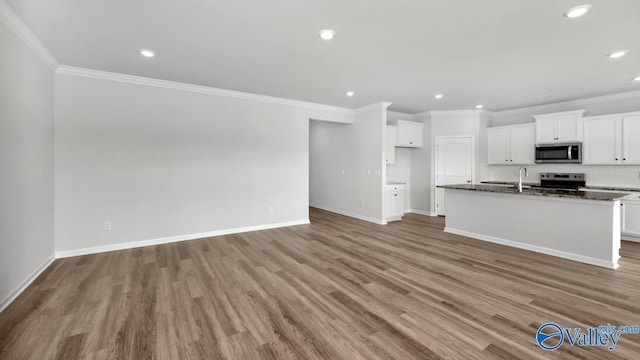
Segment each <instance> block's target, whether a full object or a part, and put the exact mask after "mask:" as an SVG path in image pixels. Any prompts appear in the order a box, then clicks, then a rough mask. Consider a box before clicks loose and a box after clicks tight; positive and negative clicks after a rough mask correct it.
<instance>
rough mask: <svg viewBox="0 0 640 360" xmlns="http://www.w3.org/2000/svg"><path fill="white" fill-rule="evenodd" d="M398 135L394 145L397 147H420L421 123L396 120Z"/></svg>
mask: <svg viewBox="0 0 640 360" xmlns="http://www.w3.org/2000/svg"><path fill="white" fill-rule="evenodd" d="M397 124H398V135H397V137H396V146H398V147H414V148H420V147H422V123H418V122H413V121H406V120H397Z"/></svg>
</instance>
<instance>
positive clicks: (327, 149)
mask: <svg viewBox="0 0 640 360" xmlns="http://www.w3.org/2000/svg"><path fill="white" fill-rule="evenodd" d="M387 106H389V104H388V103H378V104H374V105H373V106H369V107H366V108H364V109H360V110H357V114H356V115H355V118H354V123H353V124H351V125H340V124H332V123H326V122H320V121H312V122H311V125H310V131H309V133H310V143H309V151H310V170H309V173H310V203H311V206H313V207H317V208H321V209H326V210H330V211H334V212H337V213H342V214H345V215H348V216H352V217H356V218H360V219H364V220H367V221H371V222H376V223H384V222H385V220H384V217H383V210H382V209H383V203H382V202H383V197H382V193H383V184H384V182H385V179H386V168H385V167H384V165H383V164H384V140H385V138H384V132H383V131H384V128H385V126H386V107H387Z"/></svg>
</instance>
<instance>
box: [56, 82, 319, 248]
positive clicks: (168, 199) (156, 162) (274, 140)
mask: <svg viewBox="0 0 640 360" xmlns="http://www.w3.org/2000/svg"><path fill="white" fill-rule="evenodd" d="M55 94H56V104H55V105H56V108H55V121H56V127H55V136H56V143H55V161H56V169H55V181H56V187H55V195H56V204H55V211H56V222H55V225H56V228H55V241H56V251H58V252H61V253H62V254H63V256H64V255H69V254H74V253H78V252H79V253H83V252H91V251H96V250H99V249H109V248H113V247H114V246H117V245H118V244H121V243H130V242H136V241H146V240H157V239H163V238H167V237H174V236H183V235H190V234H202V233H209V232H216V231H220V230H228V229H238V228H244V227H254V226H261V225H272V224H282V223H289V222H300V221H305V220H307V219H308V205H309V203H308V200H309V195H308V194H309V189H308V186H309V178H308V176H309V166H308V161H309V153H308V149H309V144H308V141H309V136H308V126H309V118H310V117H316V118H325V117H331V114H322V113H321V112H318V111H309V110H307V109H303V108H298V107H295V106H290V105H286V104H279V103H269V102H261V101H252V100H247V99H241V98H233V97H226V96H218V95H213V94H206V93H198V92H192V91H182V90H176V89H169V88H163V87H157V86H147V85H141V84H131V83H125V82H120V81H110V80H104V79H96V78H89V77H83V76H75V75H65V74H60V73H59V74H57V75H56V86H55ZM325 115H326V116H325ZM270 207H273V212H270ZM107 221H108V222H110V223H111V227H112V229H111V230H105V229H104V227H105V226H104V225H105V222H107ZM105 246H106V248H104V247H105ZM100 247H103V248H100ZM82 249H84V250H82Z"/></svg>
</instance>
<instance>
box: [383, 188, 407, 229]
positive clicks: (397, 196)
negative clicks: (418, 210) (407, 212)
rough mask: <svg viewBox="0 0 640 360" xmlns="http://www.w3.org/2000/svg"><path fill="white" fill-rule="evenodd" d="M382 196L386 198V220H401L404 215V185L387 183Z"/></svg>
mask: <svg viewBox="0 0 640 360" xmlns="http://www.w3.org/2000/svg"><path fill="white" fill-rule="evenodd" d="M384 196H385V198H386V209H385V216H386V218H387V221H397V220H402V217H403V216H404V185H402V184H400V185H387V186H386V187H385V192H384Z"/></svg>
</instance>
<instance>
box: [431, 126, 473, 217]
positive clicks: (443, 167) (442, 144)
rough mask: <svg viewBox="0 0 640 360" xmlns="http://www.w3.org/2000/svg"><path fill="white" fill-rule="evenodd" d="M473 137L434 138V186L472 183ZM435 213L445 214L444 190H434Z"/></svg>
mask: <svg viewBox="0 0 640 360" xmlns="http://www.w3.org/2000/svg"><path fill="white" fill-rule="evenodd" d="M473 157H474V154H473V137H472V136H456V137H437V138H436V186H437V185H453V184H467V183H471V182H472V181H473V161H474V158H473ZM436 213H437V214H438V215H445V214H446V201H445V198H444V189H440V188H436Z"/></svg>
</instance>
